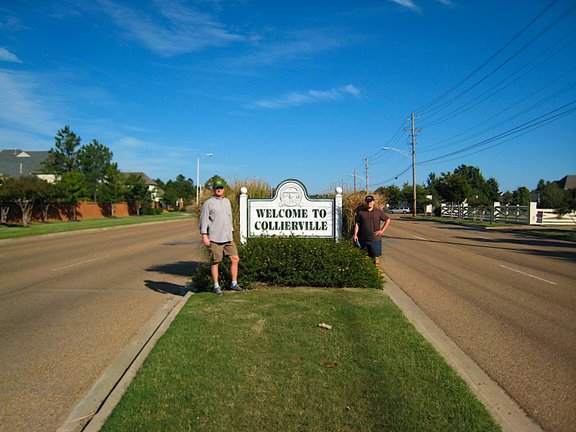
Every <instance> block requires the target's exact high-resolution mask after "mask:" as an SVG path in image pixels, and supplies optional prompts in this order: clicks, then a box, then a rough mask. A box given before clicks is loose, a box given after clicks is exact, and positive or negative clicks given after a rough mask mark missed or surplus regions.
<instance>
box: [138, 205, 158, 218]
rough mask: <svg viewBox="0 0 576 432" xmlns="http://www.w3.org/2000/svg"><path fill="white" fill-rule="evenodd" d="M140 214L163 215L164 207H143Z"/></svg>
mask: <svg viewBox="0 0 576 432" xmlns="http://www.w3.org/2000/svg"><path fill="white" fill-rule="evenodd" d="M140 214H141V215H142V216H151V215H161V214H162V209H161V208H152V207H142V209H141V210H140Z"/></svg>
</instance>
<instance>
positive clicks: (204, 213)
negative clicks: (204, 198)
mask: <svg viewBox="0 0 576 432" xmlns="http://www.w3.org/2000/svg"><path fill="white" fill-rule="evenodd" d="M209 216H210V210H209V209H208V203H207V202H206V203H204V205H203V206H202V210H201V211H200V234H202V243H204V246H210V236H209V230H208V223H209V222H210V217H209Z"/></svg>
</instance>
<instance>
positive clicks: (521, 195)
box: [510, 186, 530, 206]
mask: <svg viewBox="0 0 576 432" xmlns="http://www.w3.org/2000/svg"><path fill="white" fill-rule="evenodd" d="M510 204H512V205H520V206H527V205H530V191H529V190H528V188H527V187H525V186H520V187H519V188H518V189H516V190H515V191H514V192H512V197H511V199H510Z"/></svg>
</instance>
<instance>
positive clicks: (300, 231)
mask: <svg viewBox="0 0 576 432" xmlns="http://www.w3.org/2000/svg"><path fill="white" fill-rule="evenodd" d="M341 217H342V190H341V189H340V188H337V190H336V198H335V199H330V198H326V199H310V198H308V194H307V193H306V188H305V187H304V185H303V184H302V183H301V182H299V181H298V180H285V181H283V182H282V183H280V184H279V185H278V187H277V189H276V193H275V195H274V197H273V198H271V199H261V198H254V199H249V198H248V190H247V189H246V188H242V189H241V195H240V239H241V241H242V243H245V242H246V240H247V238H249V237H260V236H280V237H290V236H297V237H320V238H339V237H340V236H341Z"/></svg>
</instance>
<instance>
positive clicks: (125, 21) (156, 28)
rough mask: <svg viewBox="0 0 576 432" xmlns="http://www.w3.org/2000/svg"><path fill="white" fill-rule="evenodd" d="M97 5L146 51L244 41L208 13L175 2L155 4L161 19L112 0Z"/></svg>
mask: <svg viewBox="0 0 576 432" xmlns="http://www.w3.org/2000/svg"><path fill="white" fill-rule="evenodd" d="M100 4H101V5H102V6H103V7H104V11H105V12H106V13H107V14H109V15H110V16H111V17H112V18H113V20H114V21H115V23H116V25H117V26H118V27H120V28H121V29H122V30H124V31H127V32H128V33H129V34H130V36H131V37H133V38H134V39H136V40H138V41H139V42H141V43H142V44H143V45H144V46H146V47H147V48H148V49H150V50H152V51H154V52H155V53H157V54H160V55H163V56H173V55H178V54H183V53H188V52H193V51H199V50H202V49H205V48H209V47H214V46H224V45H227V44H229V43H233V42H238V41H244V40H246V37H245V36H243V35H241V34H237V33H234V32H232V31H230V30H228V29H227V28H226V26H225V25H224V24H222V23H221V22H219V21H217V20H216V19H215V18H214V17H212V16H211V15H210V14H207V13H202V12H199V11H197V10H195V9H192V8H190V7H187V6H185V5H183V4H182V3H181V2H177V1H176V2H175V1H169V0H158V1H156V2H155V5H156V6H157V8H158V12H159V13H160V17H153V16H152V15H146V14H144V13H143V12H140V11H136V10H135V9H133V8H129V7H127V6H122V5H119V4H116V3H115V2H113V1H111V0H101V1H100Z"/></svg>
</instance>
